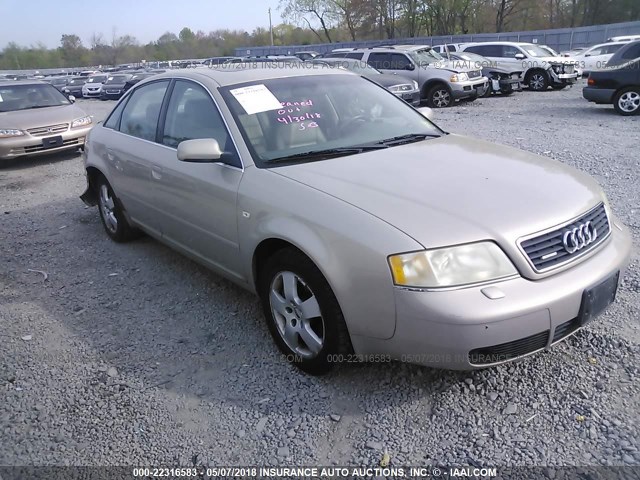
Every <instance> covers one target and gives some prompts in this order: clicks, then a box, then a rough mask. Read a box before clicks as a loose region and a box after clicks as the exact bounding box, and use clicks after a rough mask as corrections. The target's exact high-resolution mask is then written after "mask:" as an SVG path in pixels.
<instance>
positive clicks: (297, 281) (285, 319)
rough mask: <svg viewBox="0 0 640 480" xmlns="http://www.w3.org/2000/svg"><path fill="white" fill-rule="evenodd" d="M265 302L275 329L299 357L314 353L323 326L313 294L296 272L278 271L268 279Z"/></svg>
mask: <svg viewBox="0 0 640 480" xmlns="http://www.w3.org/2000/svg"><path fill="white" fill-rule="evenodd" d="M269 304H270V306H271V313H272V314H273V319H274V321H275V323H276V327H277V329H278V333H279V334H280V336H281V337H282V339H283V340H284V342H285V343H286V345H287V347H289V348H290V349H291V351H293V352H295V354H297V355H300V356H301V357H303V358H306V359H311V358H314V357H316V356H317V355H318V354H319V353H320V351H321V350H322V348H323V347H324V343H325V326H324V320H323V318H322V314H321V312H320V305H319V304H318V300H317V298H316V296H315V294H314V293H313V292H312V291H311V288H309V286H308V285H307V284H306V283H305V281H304V280H303V279H302V278H301V277H300V276H299V275H297V274H295V273H293V272H290V271H284V272H279V273H278V274H277V275H275V277H274V278H273V281H272V282H271V289H270V291H269Z"/></svg>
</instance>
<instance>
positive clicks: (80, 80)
mask: <svg viewBox="0 0 640 480" xmlns="http://www.w3.org/2000/svg"><path fill="white" fill-rule="evenodd" d="M87 78H88V77H71V78H70V79H69V81H68V82H67V84H66V85H65V86H64V87H63V88H62V90H61V91H62V93H64V94H65V95H73V96H74V97H76V98H82V87H83V86H84V84H85V83H87Z"/></svg>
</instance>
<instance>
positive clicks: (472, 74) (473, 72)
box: [467, 70, 482, 78]
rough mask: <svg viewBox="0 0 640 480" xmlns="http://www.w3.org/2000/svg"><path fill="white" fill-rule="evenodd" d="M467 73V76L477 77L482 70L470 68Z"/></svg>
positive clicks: (480, 74)
mask: <svg viewBox="0 0 640 480" xmlns="http://www.w3.org/2000/svg"><path fill="white" fill-rule="evenodd" d="M467 75H469V78H479V77H481V76H482V72H481V71H480V70H472V71H470V72H469V73H467Z"/></svg>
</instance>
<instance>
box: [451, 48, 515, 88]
mask: <svg viewBox="0 0 640 480" xmlns="http://www.w3.org/2000/svg"><path fill="white" fill-rule="evenodd" d="M448 55H449V59H450V60H453V63H454V65H457V64H458V62H460V63H462V64H463V65H467V66H468V68H472V67H474V68H481V69H482V76H484V77H487V78H488V79H489V88H487V90H486V92H485V94H484V96H485V97H489V96H491V95H494V94H500V95H504V96H507V95H511V94H512V93H514V92H519V91H521V90H522V71H518V70H515V71H511V70H507V69H504V68H500V67H497V66H495V63H493V62H491V60H489V59H487V58H484V57H482V56H480V55H478V54H475V53H471V52H449V53H448Z"/></svg>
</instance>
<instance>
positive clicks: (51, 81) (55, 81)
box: [45, 78, 67, 85]
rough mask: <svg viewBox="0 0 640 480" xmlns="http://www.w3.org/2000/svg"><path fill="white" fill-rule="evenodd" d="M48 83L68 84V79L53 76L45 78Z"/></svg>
mask: <svg viewBox="0 0 640 480" xmlns="http://www.w3.org/2000/svg"><path fill="white" fill-rule="evenodd" d="M45 81H46V82H47V83H50V84H51V85H66V84H67V80H66V79H65V78H51V79H49V80H45Z"/></svg>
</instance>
